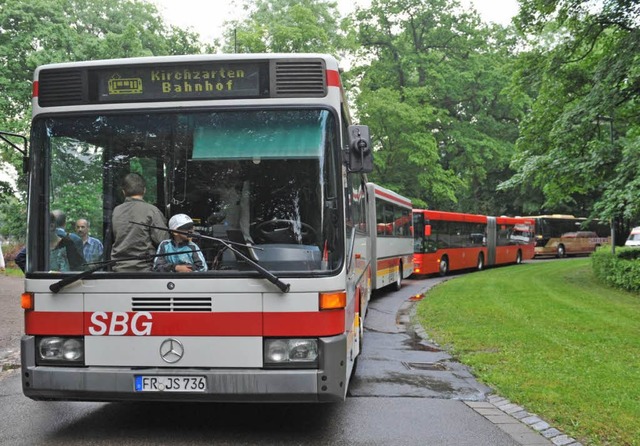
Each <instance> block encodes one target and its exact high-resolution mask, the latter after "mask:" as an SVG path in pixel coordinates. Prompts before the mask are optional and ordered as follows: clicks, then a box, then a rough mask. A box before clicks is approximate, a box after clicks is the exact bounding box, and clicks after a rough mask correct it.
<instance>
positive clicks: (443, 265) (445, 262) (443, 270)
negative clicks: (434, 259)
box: [439, 256, 449, 277]
mask: <svg viewBox="0 0 640 446" xmlns="http://www.w3.org/2000/svg"><path fill="white" fill-rule="evenodd" d="M448 272H449V257H447V256H442V258H441V259H440V271H439V274H440V277H444V276H446V275H447V273H448Z"/></svg>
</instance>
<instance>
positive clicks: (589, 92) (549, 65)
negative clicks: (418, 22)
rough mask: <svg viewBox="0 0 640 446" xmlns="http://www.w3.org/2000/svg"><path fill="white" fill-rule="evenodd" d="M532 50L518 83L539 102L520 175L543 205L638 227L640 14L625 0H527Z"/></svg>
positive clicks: (522, 19)
mask: <svg viewBox="0 0 640 446" xmlns="http://www.w3.org/2000/svg"><path fill="white" fill-rule="evenodd" d="M520 4H521V8H522V9H521V12H520V15H519V17H518V20H517V22H518V26H519V28H520V30H521V31H522V32H523V33H524V35H526V36H527V37H528V40H527V44H528V47H529V48H530V49H529V50H528V51H527V52H525V53H523V54H522V55H521V56H520V60H519V63H518V76H517V78H518V83H519V85H520V88H521V90H522V91H528V92H529V94H530V95H531V97H532V98H533V102H532V106H531V111H530V113H529V114H528V116H527V118H526V119H525V120H524V121H523V123H522V125H521V127H520V135H521V136H520V139H519V141H518V145H517V148H518V154H517V156H516V157H515V159H514V162H513V167H514V168H515V169H517V173H516V175H515V176H514V177H513V178H512V179H511V180H510V181H508V182H506V183H505V184H503V187H505V188H510V187H516V186H518V187H521V186H525V185H528V186H529V187H531V186H533V187H536V188H539V189H540V190H541V191H542V192H543V194H544V203H543V204H542V206H544V207H546V208H549V209H567V210H570V211H574V212H576V213H581V214H591V216H594V217H596V216H597V217H600V218H604V219H609V218H617V219H619V220H624V221H631V220H637V219H638V218H640V202H639V201H638V199H637V197H638V196H639V195H640V177H639V175H640V169H639V168H640V164H639V163H640V140H639V132H640V129H639V128H638V124H637V121H638V120H637V118H638V113H639V109H638V94H639V93H640V69H639V68H640V65H639V62H640V57H639V56H638V55H639V54H640V33H639V30H638V24H639V23H640V21H639V20H640V16H639V13H640V6H639V5H638V3H637V2H630V1H626V0H604V1H602V2H598V4H594V3H593V2H588V1H580V0H552V1H545V2H540V1H535V0H521V1H520Z"/></svg>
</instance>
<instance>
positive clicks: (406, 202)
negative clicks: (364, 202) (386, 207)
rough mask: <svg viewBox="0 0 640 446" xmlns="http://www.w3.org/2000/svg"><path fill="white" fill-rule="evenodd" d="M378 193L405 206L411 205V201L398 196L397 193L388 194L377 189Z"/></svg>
mask: <svg viewBox="0 0 640 446" xmlns="http://www.w3.org/2000/svg"><path fill="white" fill-rule="evenodd" d="M375 191H376V195H379V196H381V197H384V198H386V199H387V200H390V201H393V202H396V203H399V204H401V205H403V206H407V207H409V208H410V207H411V202H410V201H407V200H403V199H401V198H398V197H396V196H395V195H391V194H388V193H387V192H384V191H381V190H378V189H375Z"/></svg>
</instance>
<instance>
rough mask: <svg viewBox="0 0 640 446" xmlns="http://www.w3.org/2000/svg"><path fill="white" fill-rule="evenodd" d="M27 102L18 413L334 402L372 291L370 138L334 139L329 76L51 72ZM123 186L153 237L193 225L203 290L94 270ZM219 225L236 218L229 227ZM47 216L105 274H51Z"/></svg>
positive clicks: (170, 70)
mask: <svg viewBox="0 0 640 446" xmlns="http://www.w3.org/2000/svg"><path fill="white" fill-rule="evenodd" d="M33 92H34V94H33V101H32V104H33V121H32V130H31V139H30V147H29V164H28V167H29V178H30V183H29V188H30V189H29V192H30V194H29V204H28V206H29V212H28V227H29V237H28V243H27V267H26V278H25V293H24V294H23V296H22V306H23V308H24V309H25V334H24V336H23V338H22V341H21V347H22V387H23V391H24V394H25V395H26V396H28V397H30V398H33V399H46V400H79V401H123V400H131V401H139V400H164V401H310V402H314V401H341V400H343V399H344V398H345V395H346V392H347V388H348V386H349V380H350V377H351V374H352V369H353V367H354V363H355V361H356V359H357V357H358V354H359V353H360V344H361V336H362V334H363V323H362V322H363V321H362V319H363V315H364V314H365V312H366V306H367V302H368V300H369V297H370V293H371V277H372V276H373V277H374V283H375V286H377V285H378V282H377V279H378V276H377V274H376V272H375V270H373V269H372V266H377V265H372V261H371V259H372V257H371V256H372V253H374V252H375V250H374V248H373V247H372V245H371V236H370V233H369V228H368V225H367V224H366V221H367V218H371V219H373V218H374V217H371V215H374V214H372V213H371V212H373V211H371V212H370V207H369V206H370V204H371V203H373V197H370V196H369V195H368V193H367V187H366V184H367V180H366V173H367V172H369V171H371V169H372V159H371V155H372V153H371V152H372V151H371V149H370V141H369V136H368V129H367V127H365V126H357V125H350V122H349V113H348V110H347V107H346V105H347V104H346V101H345V95H344V91H343V88H342V85H341V81H340V75H339V69H338V62H337V61H336V60H335V59H334V58H333V57H331V56H326V55H319V54H254V55H249V54H237V55H198V56H168V57H151V58H132V59H118V60H105V61H87V62H73V63H61V64H53V65H46V66H42V67H39V68H38V69H37V70H36V72H35V78H34V83H33ZM131 172H137V173H139V174H141V175H142V176H143V178H144V179H145V180H146V195H145V200H146V201H148V202H150V203H152V204H154V205H155V206H156V207H157V208H158V209H160V211H161V212H162V213H163V215H164V217H165V218H166V219H167V220H168V219H169V218H170V217H171V216H173V215H176V214H178V213H185V214H188V215H189V216H190V217H191V218H192V219H193V221H194V222H195V230H196V231H197V232H198V233H199V235H198V234H196V236H195V237H196V238H195V239H194V241H195V242H197V244H198V245H199V247H200V249H201V251H202V254H203V255H204V258H205V260H206V263H207V271H204V272H192V273H175V272H154V271H150V270H149V271H136V270H127V269H126V268H124V267H122V265H120V266H121V267H118V266H119V265H118V262H116V261H114V260H112V259H111V258H110V252H111V247H112V246H113V236H112V231H111V218H112V211H113V209H114V207H115V206H117V205H118V204H119V203H122V201H123V196H122V191H121V186H120V180H121V179H122V178H123V177H124V176H125V175H126V174H129V173H131ZM386 193H387V194H388V195H389V196H390V197H391V201H392V202H394V203H395V204H398V205H400V206H401V207H403V206H404V207H406V206H405V204H406V203H405V202H404V201H403V200H401V199H399V198H398V197H396V196H395V195H394V194H392V193H390V192H386ZM230 197H231V198H230ZM233 206H236V208H235V209H236V211H237V210H238V209H240V211H239V212H241V214H242V215H244V217H243V218H240V219H236V220H235V222H234V221H228V220H230V216H231V215H233V214H234V213H235V214H237V212H236V211H231V210H230V209H232V208H233ZM58 209H60V210H63V211H64V212H66V214H67V220H68V221H70V222H75V221H76V219H79V218H88V219H89V220H90V224H91V232H92V235H93V236H94V237H96V238H98V239H100V240H101V241H102V243H103V244H104V262H103V263H91V264H87V263H86V262H85V263H84V264H82V265H80V266H78V265H77V264H76V265H75V266H74V265H71V264H70V263H65V262H64V258H62V259H61V258H60V257H64V255H65V254H64V252H63V251H60V249H58V248H59V245H58V242H59V238H60V237H62V238H64V234H62V236H61V235H60V233H59V232H60V231H59V229H55V230H54V228H55V226H56V225H55V223H54V222H53V220H52V218H53V217H52V216H51V211H53V210H58ZM403 212H404V211H403ZM394 213H395V210H394ZM394 215H395V214H394ZM403 215H404V214H403ZM145 223H146V222H144V221H143V222H137V221H133V222H132V223H131V224H142V225H143V226H144V224H145ZM50 228H51V229H50ZM62 229H63V230H64V228H62ZM150 229H151V228H150ZM406 229H407V228H406V226H405V227H403V231H404V230H406ZM67 230H69V228H67ZM403 236H404V235H403ZM231 242H236V243H239V245H233V244H232V243H231ZM243 244H245V245H246V246H244V247H243V246H242V245H243ZM383 249H386V248H383ZM152 255H153V252H151V253H149V255H148V256H146V255H145V257H144V260H147V261H148V260H150V259H152V258H153V257H152ZM408 264H409V261H408V260H406V261H405V263H403V264H402V269H403V270H406V269H407V268H408ZM396 266H397V265H393V266H390V267H389V269H391V270H393V268H395V267H396ZM396 275H397V274H396ZM395 280H396V281H399V279H397V278H396V279H395Z"/></svg>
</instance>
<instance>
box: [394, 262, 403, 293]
mask: <svg viewBox="0 0 640 446" xmlns="http://www.w3.org/2000/svg"><path fill="white" fill-rule="evenodd" d="M393 289H394V290H395V291H400V290H401V289H402V262H400V266H398V277H397V278H396V281H395V283H394V284H393Z"/></svg>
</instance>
